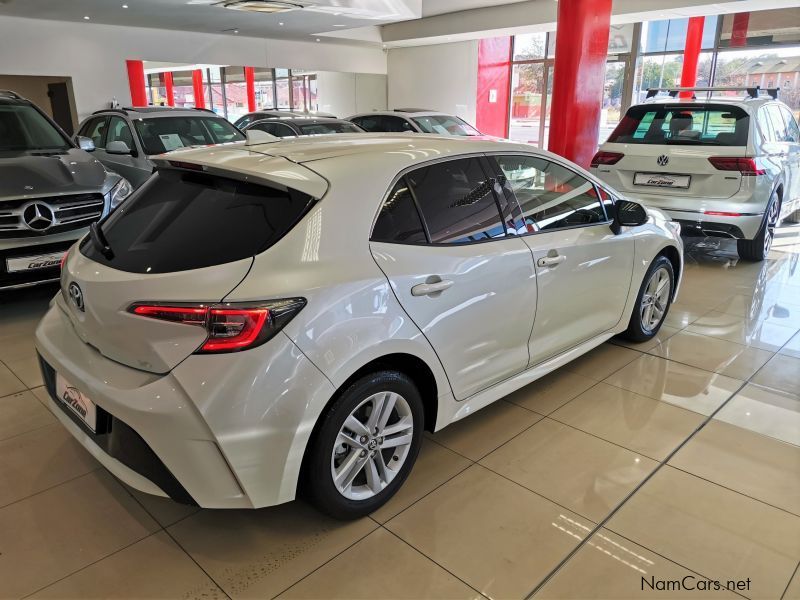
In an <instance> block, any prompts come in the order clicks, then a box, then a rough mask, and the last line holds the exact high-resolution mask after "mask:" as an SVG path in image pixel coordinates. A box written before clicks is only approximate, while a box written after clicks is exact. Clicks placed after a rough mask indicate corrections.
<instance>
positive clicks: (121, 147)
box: [106, 140, 131, 154]
mask: <svg viewBox="0 0 800 600" xmlns="http://www.w3.org/2000/svg"><path fill="white" fill-rule="evenodd" d="M130 153H131V149H130V148H129V147H128V144H126V143H125V142H122V141H119V140H116V141H113V142H108V145H107V146H106V154H130Z"/></svg>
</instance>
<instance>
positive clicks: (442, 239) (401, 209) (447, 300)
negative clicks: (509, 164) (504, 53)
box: [370, 156, 536, 400]
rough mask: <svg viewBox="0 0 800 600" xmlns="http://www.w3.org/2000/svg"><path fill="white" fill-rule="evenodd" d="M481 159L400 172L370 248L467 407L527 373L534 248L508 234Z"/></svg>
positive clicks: (533, 308) (533, 302)
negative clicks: (497, 386)
mask: <svg viewBox="0 0 800 600" xmlns="http://www.w3.org/2000/svg"><path fill="white" fill-rule="evenodd" d="M483 160H484V159H483V157H479V156H472V157H462V158H457V159H449V160H445V161H439V162H435V163H432V164H428V165H426V166H423V167H420V168H416V169H414V170H412V171H410V172H408V173H406V174H404V175H403V176H402V177H400V179H399V180H398V181H397V182H396V184H395V185H394V186H393V189H392V190H391V192H390V193H389V195H388V197H387V198H386V200H385V202H384V204H383V207H382V209H381V212H380V214H379V216H378V218H377V220H376V223H375V227H374V229H373V234H372V237H371V242H370V249H371V251H372V255H373V257H374V258H375V261H376V263H377V264H378V266H379V267H380V268H381V270H382V271H383V272H384V274H385V275H386V277H387V278H388V279H389V282H390V283H391V286H392V289H393V290H394V293H395V295H396V296H397V299H398V301H399V302H400V304H401V305H402V307H403V309H404V310H405V312H406V313H407V314H408V316H409V317H410V318H411V319H412V321H414V323H416V325H417V327H419V329H420V330H421V331H422V332H423V334H424V335H425V337H426V338H427V339H428V341H429V342H430V344H431V346H432V347H433V348H434V350H435V351H436V353H437V355H438V356H439V359H440V360H441V361H442V366H443V367H444V370H445V372H446V373H447V376H448V378H449V380H450V385H451V387H452V389H453V394H454V395H455V397H456V398H457V399H458V400H463V399H464V398H467V397H469V396H471V395H473V394H475V393H476V392H479V391H480V390H482V389H484V388H487V387H489V386H491V385H492V384H494V383H497V382H499V381H501V380H503V379H506V378H508V377H510V376H512V375H514V374H516V373H519V372H520V371H522V370H524V369H525V368H526V366H527V365H528V339H529V338H530V332H531V326H532V325H533V317H534V313H535V311H536V282H535V275H536V272H535V270H534V267H533V259H532V255H531V251H530V249H529V248H528V247H527V246H526V245H525V243H524V242H523V241H522V240H521V239H520V238H519V237H517V236H515V235H513V232H509V233H507V232H506V230H505V228H504V226H503V224H502V222H501V217H500V214H501V211H503V212H504V213H507V212H508V210H509V207H508V206H507V205H505V204H504V200H501V199H500V198H498V197H497V196H496V195H495V193H494V190H493V189H492V180H491V178H490V177H488V176H487V174H486V172H485V171H484V169H483V167H482V161H483Z"/></svg>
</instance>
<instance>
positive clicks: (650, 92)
mask: <svg viewBox="0 0 800 600" xmlns="http://www.w3.org/2000/svg"><path fill="white" fill-rule="evenodd" d="M780 89H781V88H762V87H760V86H757V85H756V86H716V87H671V88H647V96H646V99H647V100H649V99H650V98H655V97H656V96H657V95H658V93H659V92H667V93H669V95H670V97H671V98H675V97H676V96H677V95H678V94H679V93H680V92H708V95H709V96H710V95H711V93H712V92H746V93H747V96H748V98H758V95H759V93H761V92H764V93H766V94H769V96H770V97H772V98H773V99H774V100H777V99H778V92H779V91H780ZM692 98H697V95H696V94H694V93H692Z"/></svg>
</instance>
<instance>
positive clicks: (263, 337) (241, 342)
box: [128, 298, 306, 354]
mask: <svg viewBox="0 0 800 600" xmlns="http://www.w3.org/2000/svg"><path fill="white" fill-rule="evenodd" d="M305 305H306V300H305V298H289V299H287V300H271V301H268V302H259V303H247V304H211V305H204V304H177V303H164V304H151V303H149V302H137V303H136V304H133V305H131V307H130V308H129V309H128V312H131V313H133V314H135V315H139V316H142V317H149V318H151V319H159V320H162V321H169V322H171V323H181V324H184V325H195V326H200V327H203V328H204V329H205V330H206V331H207V332H208V337H207V338H206V340H205V342H203V345H202V346H200V348H198V349H197V350H196V351H195V354H212V353H220V352H237V351H239V350H247V349H248V348H254V347H256V346H260V345H261V344H263V343H265V342H267V341H269V340H270V339H272V338H273V337H274V336H275V334H276V333H278V332H279V331H280V330H281V329H283V327H284V326H285V325H286V324H287V323H288V322H289V321H291V320H292V318H294V316H295V315H296V314H297V313H298V312H300V310H302V308H303V307H304V306H305Z"/></svg>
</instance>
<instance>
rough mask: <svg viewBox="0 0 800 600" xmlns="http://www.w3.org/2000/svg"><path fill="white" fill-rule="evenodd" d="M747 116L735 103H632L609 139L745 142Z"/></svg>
mask: <svg viewBox="0 0 800 600" xmlns="http://www.w3.org/2000/svg"><path fill="white" fill-rule="evenodd" d="M749 127H750V117H749V116H748V115H747V113H746V112H745V111H743V110H742V109H741V108H739V107H738V106H724V105H710V104H709V105H698V106H694V105H689V104H672V105H670V104H651V105H642V106H633V107H631V108H630V109H629V110H628V112H627V113H626V114H625V117H623V119H622V120H621V121H620V122H619V125H617V127H616V129H614V132H613V133H612V134H611V136H610V137H609V138H608V142H610V143H617V144H670V145H673V144H674V145H685V146H698V145H699V146H746V145H747V132H748V129H749Z"/></svg>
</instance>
